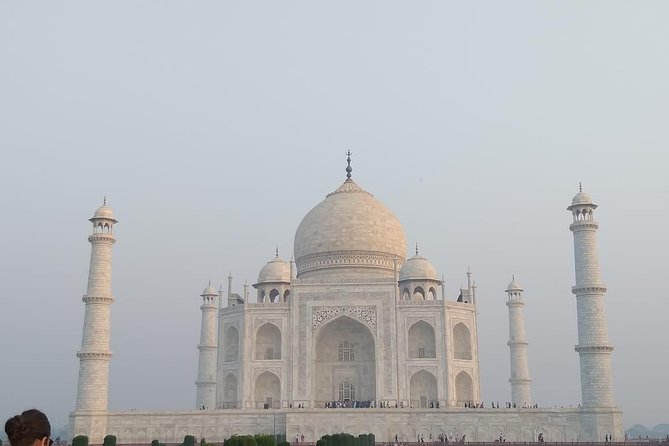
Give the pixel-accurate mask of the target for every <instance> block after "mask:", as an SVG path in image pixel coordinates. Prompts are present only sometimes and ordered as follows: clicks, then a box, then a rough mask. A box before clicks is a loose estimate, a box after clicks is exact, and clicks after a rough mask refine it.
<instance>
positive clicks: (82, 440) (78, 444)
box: [72, 435, 88, 446]
mask: <svg viewBox="0 0 669 446" xmlns="http://www.w3.org/2000/svg"><path fill="white" fill-rule="evenodd" d="M72 446H88V437H87V436H85V435H77V436H76V437H74V438H73V439H72Z"/></svg>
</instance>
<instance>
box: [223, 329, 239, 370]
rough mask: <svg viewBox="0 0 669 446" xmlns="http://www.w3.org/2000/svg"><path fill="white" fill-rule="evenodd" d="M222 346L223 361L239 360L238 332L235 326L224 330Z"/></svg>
mask: <svg viewBox="0 0 669 446" xmlns="http://www.w3.org/2000/svg"><path fill="white" fill-rule="evenodd" d="M223 346H224V347H223V351H224V354H223V360H224V361H225V362H235V361H239V332H238V331H237V329H236V328H235V327H228V329H227V330H225V338H224V343H223Z"/></svg>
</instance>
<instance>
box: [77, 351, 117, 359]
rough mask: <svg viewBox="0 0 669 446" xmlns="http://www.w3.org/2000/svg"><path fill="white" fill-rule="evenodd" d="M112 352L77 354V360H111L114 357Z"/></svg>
mask: <svg viewBox="0 0 669 446" xmlns="http://www.w3.org/2000/svg"><path fill="white" fill-rule="evenodd" d="M112 355H113V354H112V352H77V358H79V359H106V360H109V359H110V358H111V357H112Z"/></svg>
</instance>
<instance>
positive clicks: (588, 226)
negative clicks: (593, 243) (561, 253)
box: [569, 220, 599, 231]
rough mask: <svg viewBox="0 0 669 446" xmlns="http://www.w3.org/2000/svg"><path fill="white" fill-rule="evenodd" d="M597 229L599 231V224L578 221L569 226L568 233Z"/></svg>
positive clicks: (592, 221)
mask: <svg viewBox="0 0 669 446" xmlns="http://www.w3.org/2000/svg"><path fill="white" fill-rule="evenodd" d="M597 229H599V223H597V222H596V221H594V220H580V221H575V222H574V223H572V224H570V225H569V230H570V231H596V230H597Z"/></svg>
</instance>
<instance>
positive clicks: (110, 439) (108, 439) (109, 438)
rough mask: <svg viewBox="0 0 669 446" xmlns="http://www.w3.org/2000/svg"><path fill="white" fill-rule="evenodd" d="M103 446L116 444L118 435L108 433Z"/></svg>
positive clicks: (114, 445)
mask: <svg viewBox="0 0 669 446" xmlns="http://www.w3.org/2000/svg"><path fill="white" fill-rule="evenodd" d="M102 445H103V446H116V435H107V436H106V437H105V439H104V440H102Z"/></svg>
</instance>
